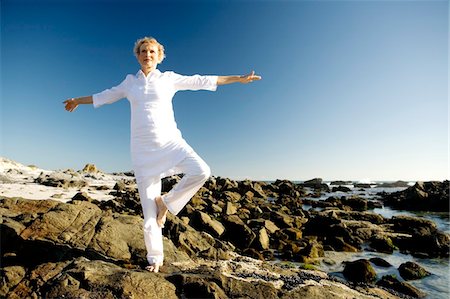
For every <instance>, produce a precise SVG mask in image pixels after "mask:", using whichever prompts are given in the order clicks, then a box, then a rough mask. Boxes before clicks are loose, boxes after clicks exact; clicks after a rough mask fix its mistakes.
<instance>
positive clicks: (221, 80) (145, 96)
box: [64, 37, 261, 272]
mask: <svg viewBox="0 0 450 299" xmlns="http://www.w3.org/2000/svg"><path fill="white" fill-rule="evenodd" d="M134 52H135V55H136V58H137V60H138V62H139V64H140V66H141V68H140V70H139V71H138V72H137V74H136V75H127V76H126V78H125V80H123V82H122V83H120V84H119V85H117V86H115V87H112V88H111V89H106V90H104V91H102V92H100V93H97V94H94V95H92V96H86V97H80V98H71V99H68V100H66V101H64V104H65V109H66V110H67V111H70V112H72V111H74V110H75V109H76V108H77V107H78V105H80V104H93V106H94V107H95V108H97V107H99V106H101V105H104V104H111V103H114V102H116V101H117V100H120V99H122V98H127V99H128V100H129V102H130V105H131V146H130V148H131V158H132V164H133V169H134V173H135V177H136V182H137V186H138V191H139V196H140V199H141V205H142V211H143V214H144V240H145V245H146V248H147V260H148V262H149V266H148V267H147V269H148V270H149V271H153V272H158V270H159V267H160V266H161V265H162V263H163V259H164V255H163V238H162V227H164V222H165V220H166V214H167V211H170V212H171V213H172V214H174V215H177V214H178V213H179V212H180V211H181V209H182V208H183V207H184V206H185V205H186V204H187V202H188V201H189V200H190V199H191V197H192V196H193V195H194V194H195V193H196V192H197V191H198V190H199V189H200V188H201V186H203V184H204V183H205V181H206V180H207V179H208V178H209V176H210V174H211V172H210V168H209V166H208V165H207V164H206V163H205V161H203V160H202V158H200V157H199V156H198V155H197V153H196V152H195V151H194V150H193V149H192V147H190V146H189V145H188V144H187V142H186V141H185V140H184V139H183V137H182V135H181V132H180V130H179V129H178V128H177V125H176V122H175V118H174V112H173V108H172V98H173V96H174V94H175V93H176V92H177V91H179V90H200V89H203V90H211V91H215V90H216V88H217V85H223V84H230V83H235V82H240V83H249V82H253V81H255V80H260V79H261V77H260V76H257V75H255V73H254V72H251V73H250V74H249V75H245V76H200V75H193V76H182V75H179V74H177V73H174V72H171V71H166V72H160V71H159V70H158V69H157V68H156V67H157V65H158V64H159V63H161V62H162V61H163V59H164V58H165V55H164V47H163V46H162V45H161V44H160V43H158V41H157V40H156V39H154V38H151V37H145V38H142V39H139V40H138V41H136V44H135V47H134ZM178 173H184V176H183V178H182V179H181V180H180V181H179V182H178V183H177V184H176V185H175V186H174V187H173V189H172V190H170V191H169V192H168V193H166V194H164V196H161V179H162V178H164V177H166V176H170V175H173V174H178Z"/></svg>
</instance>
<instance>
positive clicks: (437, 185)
mask: <svg viewBox="0 0 450 299" xmlns="http://www.w3.org/2000/svg"><path fill="white" fill-rule="evenodd" d="M381 195H382V197H383V201H384V203H385V205H387V206H390V207H393V208H394V209H402V210H409V211H438V212H448V211H449V208H450V203H449V200H448V198H449V181H448V180H446V181H443V182H417V183H416V184H415V185H414V186H411V187H409V188H407V189H406V190H403V191H398V192H393V193H388V194H387V193H382V194H381Z"/></svg>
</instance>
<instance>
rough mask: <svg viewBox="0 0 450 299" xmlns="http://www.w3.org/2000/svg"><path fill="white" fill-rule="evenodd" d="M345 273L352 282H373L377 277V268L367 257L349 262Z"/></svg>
mask: <svg viewBox="0 0 450 299" xmlns="http://www.w3.org/2000/svg"><path fill="white" fill-rule="evenodd" d="M343 274H344V276H345V278H347V279H348V280H349V281H352V282H372V281H374V280H375V279H376V278H377V274H376V272H375V270H374V269H373V267H372V266H371V265H370V263H369V261H368V260H366V259H359V260H356V261H354V262H347V263H346V264H345V267H344V271H343Z"/></svg>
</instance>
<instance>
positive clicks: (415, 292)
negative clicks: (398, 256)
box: [377, 275, 426, 298]
mask: <svg viewBox="0 0 450 299" xmlns="http://www.w3.org/2000/svg"><path fill="white" fill-rule="evenodd" d="M377 285H378V286H382V287H385V288H388V289H392V290H394V291H397V292H399V293H402V294H405V295H408V296H411V297H413V298H424V297H425V296H426V294H425V293H424V292H422V291H420V290H419V289H417V288H416V287H414V286H413V285H411V284H409V283H407V282H400V281H399V280H398V279H397V278H395V277H393V276H391V275H385V276H383V277H382V278H381V279H380V280H379V281H378V282H377Z"/></svg>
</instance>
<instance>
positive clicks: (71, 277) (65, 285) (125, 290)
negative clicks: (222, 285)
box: [42, 258, 178, 299]
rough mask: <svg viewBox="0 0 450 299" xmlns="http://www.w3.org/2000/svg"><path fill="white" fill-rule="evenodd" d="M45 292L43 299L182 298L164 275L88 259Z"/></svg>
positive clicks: (77, 263)
mask: <svg viewBox="0 0 450 299" xmlns="http://www.w3.org/2000/svg"><path fill="white" fill-rule="evenodd" d="M44 290H45V292H44V293H43V294H42V295H43V298H111V299H113V298H178V296H177V295H176V288H175V286H174V285H173V284H172V283H170V282H169V281H167V280H166V279H164V277H163V276H162V275H156V274H155V273H150V272H147V271H142V270H138V271H136V270H127V269H124V268H121V267H119V266H117V265H114V264H112V263H108V262H104V261H98V260H94V261H91V260H88V259H86V258H78V259H77V260H75V261H74V262H73V263H72V264H70V266H69V267H66V268H65V269H64V271H63V272H62V273H61V274H60V275H58V276H57V277H56V278H55V279H53V280H51V281H48V282H47V285H46V287H45V288H44Z"/></svg>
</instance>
